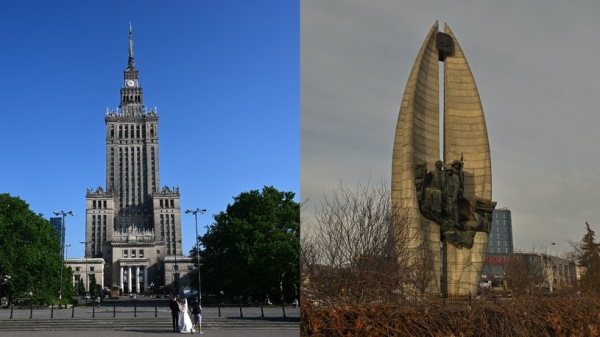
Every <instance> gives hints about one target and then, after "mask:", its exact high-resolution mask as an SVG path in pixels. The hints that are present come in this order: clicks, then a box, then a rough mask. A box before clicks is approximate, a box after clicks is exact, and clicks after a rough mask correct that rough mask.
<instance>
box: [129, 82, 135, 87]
mask: <svg viewBox="0 0 600 337" xmlns="http://www.w3.org/2000/svg"><path fill="white" fill-rule="evenodd" d="M134 84H135V82H134V81H133V80H127V86H128V87H133V85H134Z"/></svg>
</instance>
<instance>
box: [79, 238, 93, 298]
mask: <svg viewBox="0 0 600 337" xmlns="http://www.w3.org/2000/svg"><path fill="white" fill-rule="evenodd" d="M92 242H93V241H79V243H81V244H85V253H84V254H83V256H85V289H84V293H86V294H87V291H88V290H87V289H88V281H89V279H90V277H89V276H88V264H87V244H88V243H92Z"/></svg>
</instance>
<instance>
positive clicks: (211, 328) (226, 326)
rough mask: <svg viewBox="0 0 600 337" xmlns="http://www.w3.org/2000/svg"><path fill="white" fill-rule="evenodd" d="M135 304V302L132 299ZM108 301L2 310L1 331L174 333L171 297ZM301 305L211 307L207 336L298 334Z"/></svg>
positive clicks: (23, 333) (206, 322)
mask: <svg viewBox="0 0 600 337" xmlns="http://www.w3.org/2000/svg"><path fill="white" fill-rule="evenodd" d="M129 304H131V303H129ZM129 304H123V303H119V302H117V303H110V302H105V303H103V304H102V305H101V306H100V308H94V307H91V306H87V307H84V306H78V307H75V308H72V307H70V308H65V309H56V308H55V309H54V310H53V309H51V308H31V307H15V308H13V310H12V318H11V310H10V309H1V310H0V335H2V336H4V335H7V336H8V335H10V336H32V335H34V336H81V335H82V334H85V335H86V336H87V337H89V336H142V335H143V336H149V335H156V334H160V335H162V334H174V332H173V331H172V325H171V312H170V310H169V308H168V306H167V304H168V303H167V302H166V301H164V302H163V301H161V302H145V303H139V305H137V304H136V305H129ZM299 321H300V309H299V308H292V307H286V308H285V317H284V315H283V309H282V308H281V307H276V306H269V307H264V308H261V307H242V308H241V312H240V308H239V307H222V308H220V315H219V308H218V307H205V308H203V312H202V323H203V324H202V326H203V331H204V335H207V336H228V337H229V336H267V337H268V336H284V337H286V336H298V335H299V334H300V323H299Z"/></svg>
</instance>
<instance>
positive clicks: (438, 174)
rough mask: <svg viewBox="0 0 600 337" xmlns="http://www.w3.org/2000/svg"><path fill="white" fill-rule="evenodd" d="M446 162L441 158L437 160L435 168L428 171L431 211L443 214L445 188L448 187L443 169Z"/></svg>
mask: <svg viewBox="0 0 600 337" xmlns="http://www.w3.org/2000/svg"><path fill="white" fill-rule="evenodd" d="M443 166H444V163H443V162H442V161H441V160H438V161H436V162H435V170H434V171H432V172H429V173H428V176H429V177H428V178H429V179H427V180H429V181H431V183H430V185H429V193H428V195H429V204H430V207H431V211H432V212H435V213H439V214H441V213H442V211H443V209H444V198H443V195H444V190H445V189H446V174H445V172H444V171H443V170H442V169H443Z"/></svg>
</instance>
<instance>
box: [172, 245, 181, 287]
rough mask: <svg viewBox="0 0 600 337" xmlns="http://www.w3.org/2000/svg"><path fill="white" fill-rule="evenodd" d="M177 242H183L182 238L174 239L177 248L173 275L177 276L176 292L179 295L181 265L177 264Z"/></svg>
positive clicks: (175, 248)
mask: <svg viewBox="0 0 600 337" xmlns="http://www.w3.org/2000/svg"><path fill="white" fill-rule="evenodd" d="M177 242H179V243H181V240H175V241H173V243H174V244H175V245H174V250H175V266H174V268H175V269H174V270H175V273H174V274H173V276H175V282H174V283H175V294H176V295H177V296H179V266H178V265H177Z"/></svg>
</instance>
